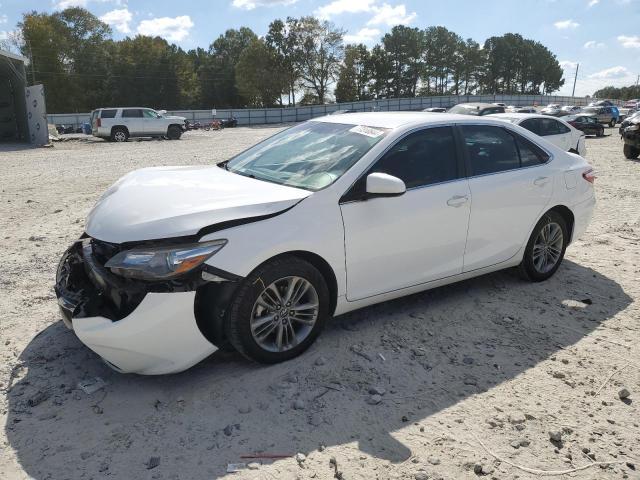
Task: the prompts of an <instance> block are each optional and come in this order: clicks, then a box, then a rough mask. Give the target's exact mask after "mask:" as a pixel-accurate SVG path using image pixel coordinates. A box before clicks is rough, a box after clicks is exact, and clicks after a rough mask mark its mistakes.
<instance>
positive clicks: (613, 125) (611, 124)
mask: <svg viewBox="0 0 640 480" xmlns="http://www.w3.org/2000/svg"><path fill="white" fill-rule="evenodd" d="M609 126H610V127H611V128H613V127H615V126H616V119H615V118H612V119H611V121H610V122H609Z"/></svg>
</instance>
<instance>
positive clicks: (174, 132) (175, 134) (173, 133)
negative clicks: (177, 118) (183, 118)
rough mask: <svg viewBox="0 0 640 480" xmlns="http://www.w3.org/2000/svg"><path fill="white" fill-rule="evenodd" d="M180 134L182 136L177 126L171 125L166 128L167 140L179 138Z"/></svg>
mask: <svg viewBox="0 0 640 480" xmlns="http://www.w3.org/2000/svg"><path fill="white" fill-rule="evenodd" d="M181 136H182V130H181V129H180V127H179V126H177V125H171V126H170V127H169V128H168V129H167V137H169V140H180V137H181Z"/></svg>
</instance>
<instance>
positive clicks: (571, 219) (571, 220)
mask: <svg viewBox="0 0 640 480" xmlns="http://www.w3.org/2000/svg"><path fill="white" fill-rule="evenodd" d="M548 212H556V213H558V214H559V215H560V216H561V217H562V218H564V220H565V222H567V230H569V243H571V242H572V241H573V227H574V225H575V221H576V219H575V216H574V214H573V212H572V211H571V209H570V208H569V207H567V206H566V205H556V206H555V207H552V208H550V209H548V210H547V211H546V212H545V214H546V213H548ZM543 216H544V215H543Z"/></svg>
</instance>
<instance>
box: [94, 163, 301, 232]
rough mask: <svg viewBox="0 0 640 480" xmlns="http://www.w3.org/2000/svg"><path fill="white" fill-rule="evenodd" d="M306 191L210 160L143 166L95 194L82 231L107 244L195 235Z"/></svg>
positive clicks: (276, 208)
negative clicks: (206, 162) (209, 162)
mask: <svg viewBox="0 0 640 480" xmlns="http://www.w3.org/2000/svg"><path fill="white" fill-rule="evenodd" d="M310 194H311V192H309V191H306V190H302V189H299V188H293V187H287V186H284V185H277V184H274V183H269V182H264V181H261V180H256V179H252V178H249V177H244V176H242V175H238V174H235V173H232V172H228V171H226V170H224V169H223V168H220V167H218V166H215V165H214V166H205V167H155V168H145V169H142V170H136V171H134V172H131V173H129V174H128V175H125V176H124V177H122V178H121V179H120V180H118V181H117V182H116V183H115V184H113V185H112V186H111V187H110V188H109V189H108V190H107V191H106V192H105V193H104V194H103V195H102V197H100V199H99V200H98V203H96V205H95V206H94V207H93V209H92V210H91V212H90V213H89V216H88V217H87V222H86V232H87V234H88V235H89V236H91V237H93V238H97V239H99V240H103V241H105V242H112V243H123V242H132V241H141V240H155V239H161V238H170V237H181V236H186V235H194V234H196V233H198V231H199V230H200V229H202V228H204V227H209V226H213V225H216V224H219V223H222V222H228V221H235V220H242V219H250V218H252V217H260V216H263V215H273V214H277V213H279V212H282V211H283V210H286V209H288V208H290V207H292V206H293V205H295V204H296V203H298V202H299V201H300V200H302V199H303V198H305V197H307V196H309V195H310Z"/></svg>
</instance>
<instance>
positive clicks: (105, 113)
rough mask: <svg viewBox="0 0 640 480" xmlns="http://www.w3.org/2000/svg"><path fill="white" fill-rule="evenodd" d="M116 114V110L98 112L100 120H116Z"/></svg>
mask: <svg viewBox="0 0 640 480" xmlns="http://www.w3.org/2000/svg"><path fill="white" fill-rule="evenodd" d="M116 112H117V110H116V109H110V110H102V111H101V112H100V118H116Z"/></svg>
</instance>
